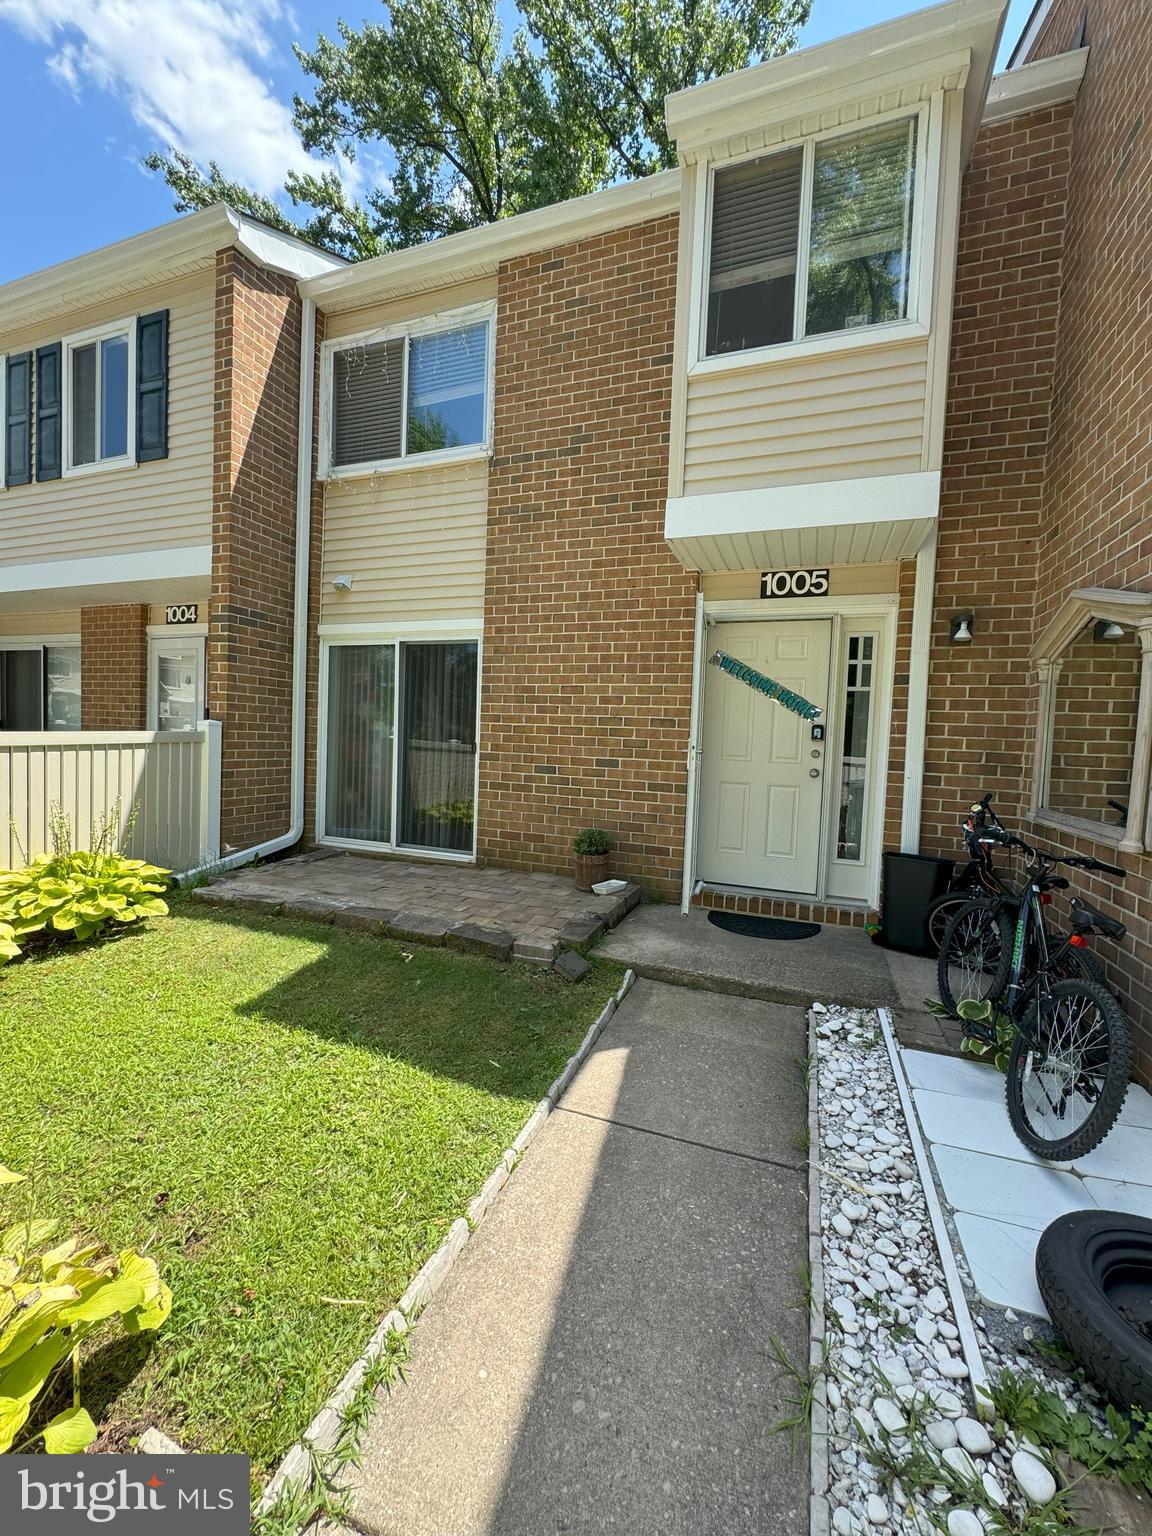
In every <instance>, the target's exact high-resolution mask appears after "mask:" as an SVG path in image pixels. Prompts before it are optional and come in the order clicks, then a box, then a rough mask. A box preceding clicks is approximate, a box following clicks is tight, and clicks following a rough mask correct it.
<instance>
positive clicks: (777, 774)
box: [697, 619, 832, 896]
mask: <svg viewBox="0 0 1152 1536" xmlns="http://www.w3.org/2000/svg"><path fill="white" fill-rule="evenodd" d="M705 643H706V646H707V654H708V655H711V654H712V652H713V651H716V650H721V651H726V652H727V653H728V655H729V656H733V657H735V658H736V659H737V660H738V661H743V662H747V664H748V665H749V666H750V667H754V668H755V669H756V671H757V672H762V673H765V674H766V675H767V676H768V677H770V678H771V679H772V680H773V682H777V683H782V684H783V685H784V687H785V688H789V689H791V691H792V692H793V693H798V694H800V695H801V696H802V697H803V698H805V699H807V700H808V701H809V703H811V704H818V705H819V706H820V708H821V709H823V710H824V711H825V713H824V715H823V716H821V720H820V722H819V723H821V724H824V723H825V722H826V721H827V718H828V717H827V710H828V675H829V660H830V656H831V643H832V621H831V620H830V619H792V620H787V619H786V620H781V621H779V622H775V623H763V624H761V623H749V624H715V625H713V626H712V627H711V628H710V629H709V630H708V633H707V638H706V642H705ZM704 676H705V684H704V686H705V695H704V732H703V760H702V762H701V765H700V773H701V787H700V821H699V840H698V849H697V873H698V875H699V877H700V878H701V879H702V880H707V881H710V882H711V883H713V884H716V885H742V886H752V887H758V888H763V889H766V890H772V891H795V892H796V893H797V894H798V895H806V896H812V895H815V893H816V889H817V884H818V880H819V873H820V858H821V846H822V842H823V839H822V838H821V835H820V829H821V806H822V803H823V793H824V757H825V747H826V745H827V744H826V743H825V742H823V741H813V739H812V722H811V721H808V720H802V719H801V718H800V716H799V715H797V714H794V713H793V712H792V711H791V710H788V709H785V708H784V706H783V705H781V704H778V703H776V702H775V700H773V699H769V698H766V697H765V696H764V694H762V693H759V692H757V691H756V689H754V688H751V687H749V685H748V684H747V683H744V682H741V681H740V680H739V679H738V678H735V677H732V676H730V675H729V674H728V673H726V672H722V671H720V669H719V668H717V667H705V669H704Z"/></svg>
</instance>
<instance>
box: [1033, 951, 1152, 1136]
mask: <svg viewBox="0 0 1152 1536" xmlns="http://www.w3.org/2000/svg"><path fill="white" fill-rule="evenodd" d="M1131 1070H1132V1035H1131V1031H1130V1029H1129V1027H1128V1020H1127V1019H1126V1018H1125V1017H1124V1011H1123V1009H1122V1008H1121V1007H1120V1004H1119V1003H1118V1002H1117V1001H1116V999H1115V998H1114V997H1113V996H1112V994H1111V993H1110V992H1109V991H1108V990H1107V989H1106V988H1105V987H1101V986H1097V984H1096V983H1095V982H1093V981H1057V982H1054V983H1053V984H1052V985H1051V987H1049V988H1048V995H1047V997H1045V998H1041V997H1040V996H1039V995H1037V998H1036V1000H1035V1002H1034V1003H1033V1004H1032V1008H1031V1010H1030V1011H1029V1014H1028V1018H1027V1020H1026V1021H1025V1024H1024V1028H1023V1030H1022V1031H1021V1032H1020V1033H1019V1034H1018V1035H1017V1037H1016V1040H1015V1043H1014V1044H1013V1046H1012V1052H1011V1054H1010V1056H1009V1058H1008V1071H1007V1076H1006V1079H1005V1088H1004V1092H1005V1097H1006V1099H1007V1101H1008V1118H1009V1120H1011V1122H1012V1129H1013V1130H1014V1131H1015V1132H1016V1134H1017V1136H1018V1137H1019V1138H1020V1140H1021V1141H1022V1142H1023V1143H1024V1145H1025V1146H1026V1147H1027V1148H1028V1150H1029V1152H1034V1153H1035V1154H1036V1155H1037V1157H1047V1158H1052V1159H1055V1160H1058V1161H1060V1162H1066V1161H1069V1160H1071V1159H1073V1158H1077V1157H1083V1156H1084V1154H1085V1153H1086V1152H1091V1150H1092V1148H1093V1147H1096V1146H1099V1145H1100V1143H1101V1142H1102V1141H1103V1140H1104V1138H1105V1136H1107V1134H1108V1132H1109V1131H1110V1130H1111V1129H1112V1127H1113V1126H1114V1125H1115V1123H1116V1119H1117V1116H1118V1115H1119V1114H1120V1111H1121V1109H1122V1108H1123V1107H1124V1096H1125V1094H1126V1093H1127V1092H1128V1077H1129V1073H1130V1072H1131Z"/></svg>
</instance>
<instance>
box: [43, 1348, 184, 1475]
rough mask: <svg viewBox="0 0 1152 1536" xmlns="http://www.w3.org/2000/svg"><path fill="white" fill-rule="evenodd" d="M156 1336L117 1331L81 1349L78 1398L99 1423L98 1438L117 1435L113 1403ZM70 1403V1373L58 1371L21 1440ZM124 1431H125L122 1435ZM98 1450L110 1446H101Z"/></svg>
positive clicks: (137, 1372) (150, 1350) (135, 1374)
mask: <svg viewBox="0 0 1152 1536" xmlns="http://www.w3.org/2000/svg"><path fill="white" fill-rule="evenodd" d="M155 1345H156V1335H155V1334H152V1333H136V1334H119V1335H118V1336H117V1337H115V1338H111V1339H108V1340H107V1341H106V1342H105V1343H103V1344H98V1345H97V1346H96V1347H95V1348H94V1349H93V1350H92V1351H91V1353H87V1352H85V1353H84V1355H83V1358H82V1360H81V1370H80V1401H81V1403H82V1404H83V1405H84V1407H85V1408H86V1409H87V1410H88V1412H89V1413H90V1414H91V1416H92V1419H93V1422H94V1423H96V1424H99V1425H100V1426H101V1437H102V1438H106V1437H108V1436H109V1435H111V1436H112V1437H113V1438H115V1439H119V1438H120V1436H119V1435H118V1434H117V1432H116V1430H117V1423H118V1418H119V1416H118V1414H117V1407H116V1405H117V1403H118V1402H119V1400H120V1398H121V1397H122V1396H123V1395H124V1393H125V1392H127V1391H128V1389H129V1388H130V1387H131V1386H132V1383H133V1382H134V1381H135V1380H136V1378H137V1377H138V1376H139V1375H140V1373H141V1372H142V1371H144V1370H145V1369H146V1368H147V1366H148V1364H149V1361H150V1360H151V1358H152V1355H153V1352H154V1350H155ZM71 1405H72V1373H71V1371H70V1370H64V1371H61V1372H60V1374H59V1376H58V1377H57V1380H56V1383H55V1385H54V1386H53V1387H52V1390H51V1391H50V1392H48V1393H47V1394H46V1395H45V1396H44V1397H43V1398H41V1399H40V1401H39V1402H38V1403H37V1404H36V1407H35V1409H34V1410H33V1413H32V1415H31V1417H30V1418H29V1420H28V1423H27V1424H26V1426H25V1427H24V1429H23V1430H21V1432H20V1438H21V1440H23V1439H24V1438H26V1437H27V1436H29V1435H38V1434H40V1433H41V1432H42V1431H43V1429H44V1426H45V1424H47V1423H48V1421H49V1420H50V1419H52V1418H54V1417H55V1415H56V1414H58V1413H60V1412H62V1411H63V1410H64V1409H65V1408H69V1407H71ZM126 1434H127V1430H125V1435H126ZM97 1448H98V1449H103V1450H107V1449H111V1448H112V1447H111V1446H110V1445H101V1446H99V1447H97Z"/></svg>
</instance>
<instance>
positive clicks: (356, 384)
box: [329, 319, 490, 469]
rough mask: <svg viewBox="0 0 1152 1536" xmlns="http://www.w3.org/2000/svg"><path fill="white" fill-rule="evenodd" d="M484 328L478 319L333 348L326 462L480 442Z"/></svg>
mask: <svg viewBox="0 0 1152 1536" xmlns="http://www.w3.org/2000/svg"><path fill="white" fill-rule="evenodd" d="M489 330H490V323H489V321H488V320H487V319H483V320H479V321H472V322H470V323H468V324H461V325H455V326H453V325H443V326H437V327H436V328H434V329H423V328H422V329H418V330H416V331H415V332H413V333H412V334H411V335H408V336H393V337H389V338H386V339H384V340H381V341H367V342H357V343H355V344H349V345H348V346H346V347H341V348H339V349H338V350H336V351H334V352H333V354H332V374H331V419H330V431H329V443H330V447H329V459H330V466H331V467H332V468H334V469H345V468H349V467H357V466H364V467H377V466H379V465H381V464H384V463H387V461H388V460H390V459H401V458H409V457H414V456H415V455H418V454H426V453H438V452H444V451H447V450H451V449H455V448H465V447H470V446H473V445H481V444H483V443H484V442H485V440H486V430H487V418H488V405H487V395H488V348H489V345H490V340H489Z"/></svg>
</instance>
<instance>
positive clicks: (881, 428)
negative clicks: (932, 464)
mask: <svg viewBox="0 0 1152 1536" xmlns="http://www.w3.org/2000/svg"><path fill="white" fill-rule="evenodd" d="M927 377H928V341H927V338H926V337H916V338H914V339H912V340H909V341H904V342H901V343H899V344H893V345H881V346H876V347H861V348H860V349H859V350H846V351H839V352H836V351H832V352H829V353H827V354H825V355H823V356H812V357H805V358H796V359H793V360H784V359H781V360H778V361H772V362H767V363H764V364H762V365H761V366H759V367H757V366H745V367H734V368H731V369H717V370H715V371H705V372H702V373H697V374H695V375H692V376H690V377H689V379H688V402H687V431H686V435H685V448H684V494H685V495H686V496H693V495H704V494H710V493H723V492H726V491H749V490H756V489H759V488H761V487H765V486H776V485H796V484H802V483H807V482H815V481H822V480H853V479H858V478H864V477H866V476H871V475H897V474H907V473H911V472H914V471H918V470H920V469H922V468H923V467H924V464H923V459H924V422H925V397H926V390H927Z"/></svg>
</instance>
